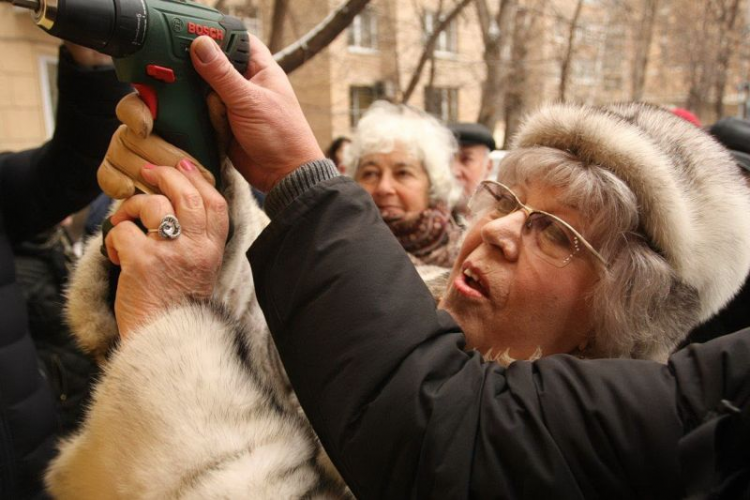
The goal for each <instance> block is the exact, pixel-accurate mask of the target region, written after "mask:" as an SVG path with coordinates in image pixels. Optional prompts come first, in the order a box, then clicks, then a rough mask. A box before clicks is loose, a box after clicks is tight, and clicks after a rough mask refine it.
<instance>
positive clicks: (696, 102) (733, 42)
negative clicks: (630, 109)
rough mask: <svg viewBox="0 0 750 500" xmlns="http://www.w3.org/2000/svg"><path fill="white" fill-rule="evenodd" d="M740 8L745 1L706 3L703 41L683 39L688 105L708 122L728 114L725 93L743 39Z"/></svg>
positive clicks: (702, 12) (702, 17) (712, 0)
mask: <svg viewBox="0 0 750 500" xmlns="http://www.w3.org/2000/svg"><path fill="white" fill-rule="evenodd" d="M740 5H741V0H709V1H707V2H705V4H704V6H703V9H702V11H701V12H699V13H698V16H697V17H699V19H700V23H701V25H700V30H701V31H700V32H701V37H700V40H693V39H690V38H685V37H689V36H690V35H689V34H688V35H683V39H682V40H683V41H684V42H685V43H686V45H687V47H688V54H687V57H688V61H689V68H690V75H689V81H690V88H689V90H688V96H687V100H686V104H685V105H686V107H687V108H688V109H691V110H693V111H695V112H697V113H698V114H699V115H700V116H702V117H703V118H704V119H706V118H707V117H708V118H709V119H718V118H721V117H722V115H723V114H724V93H725V89H726V86H727V82H728V81H729V72H730V69H731V66H732V60H733V57H734V56H735V53H736V49H737V46H738V42H739V37H740V36H741V33H740V27H739V25H740V24H741V23H740V18H741V12H740ZM681 7H683V8H687V7H686V6H684V5H681ZM693 29H695V28H693ZM694 38H695V37H694Z"/></svg>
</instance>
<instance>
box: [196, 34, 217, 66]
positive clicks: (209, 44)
mask: <svg viewBox="0 0 750 500" xmlns="http://www.w3.org/2000/svg"><path fill="white" fill-rule="evenodd" d="M196 40H197V41H196V42H194V43H195V54H196V55H197V56H198V59H200V60H201V62H202V63H210V62H211V61H213V60H214V58H216V55H217V52H216V43H215V42H214V41H213V40H211V39H210V38H209V37H207V36H201V37H198V38H196Z"/></svg>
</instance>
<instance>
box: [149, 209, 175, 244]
mask: <svg viewBox="0 0 750 500" xmlns="http://www.w3.org/2000/svg"><path fill="white" fill-rule="evenodd" d="M148 232H149V233H159V236H161V237H162V238H164V239H165V240H173V239H175V238H177V237H178V236H179V235H180V233H182V227H180V222H179V221H178V220H177V217H175V216H174V215H165V216H164V218H163V219H162V220H161V224H159V227H158V228H157V229H149V230H148Z"/></svg>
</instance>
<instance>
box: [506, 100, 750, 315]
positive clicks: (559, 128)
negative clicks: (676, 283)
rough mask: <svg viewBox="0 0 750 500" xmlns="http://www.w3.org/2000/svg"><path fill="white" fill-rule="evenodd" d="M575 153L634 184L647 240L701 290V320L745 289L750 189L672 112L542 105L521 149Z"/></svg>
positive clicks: (518, 140)
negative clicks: (740, 289) (547, 149)
mask: <svg viewBox="0 0 750 500" xmlns="http://www.w3.org/2000/svg"><path fill="white" fill-rule="evenodd" d="M534 146H546V147H552V148H556V149H561V150H565V151H569V152H571V153H572V154H574V155H575V156H577V157H578V158H579V159H580V160H581V161H583V162H584V163H585V164H594V165H599V166H601V167H603V168H606V169H608V170H610V171H611V172H613V173H614V174H615V175H617V176H618V177H619V178H620V179H622V180H623V181H625V183H627V184H628V186H629V187H630V189H631V190H632V191H633V193H634V194H635V196H636V198H637V199H638V203H639V207H640V212H641V217H642V225H643V229H644V232H645V234H646V235H647V237H648V238H649V239H650V244H651V245H652V247H653V248H655V249H657V251H659V252H660V253H661V254H662V255H663V256H664V258H665V259H666V261H667V262H668V263H669V264H670V265H671V266H672V268H673V269H674V270H675V273H676V275H677V277H678V279H679V280H680V281H681V282H682V283H684V284H686V285H688V286H690V287H692V288H693V289H695V290H696V292H697V295H698V300H699V305H698V307H699V310H698V316H699V319H700V320H701V321H703V320H705V319H708V318H709V317H710V316H712V315H713V314H714V313H716V312H717V311H718V310H720V309H721V308H722V307H723V306H724V305H725V304H726V303H727V302H728V301H729V300H730V299H731V298H732V297H733V296H734V295H735V294H736V293H737V291H738V290H739V288H740V286H741V285H742V283H743V282H744V281H745V277H746V275H747V274H748V270H749V269H750V189H748V188H747V186H746V184H745V182H744V180H743V179H742V176H741V174H740V171H739V169H738V168H737V166H736V165H735V162H734V160H733V159H732V156H731V155H730V154H729V153H728V152H727V150H726V149H724V147H722V146H721V145H720V144H719V143H717V142H716V141H715V140H714V139H713V138H712V137H710V136H709V135H708V134H706V133H704V132H703V131H701V130H700V129H699V128H697V127H695V126H693V125H692V124H690V123H688V122H687V121H685V120H682V119H681V118H678V117H677V116H675V115H674V114H672V113H671V112H669V111H668V110H665V109H662V108H659V107H656V106H652V105H648V104H640V103H630V104H616V105H610V106H605V107H590V106H580V105H572V104H556V105H550V106H545V107H544V108H542V109H540V110H539V111H537V112H536V113H533V114H531V115H530V116H529V117H527V119H526V120H525V122H524V124H523V125H522V126H521V128H520V130H519V132H518V135H517V136H516V137H515V139H514V147H534Z"/></svg>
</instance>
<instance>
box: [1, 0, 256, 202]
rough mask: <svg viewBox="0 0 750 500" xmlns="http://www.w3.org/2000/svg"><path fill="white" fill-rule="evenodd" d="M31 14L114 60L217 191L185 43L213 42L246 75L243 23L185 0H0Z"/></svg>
mask: <svg viewBox="0 0 750 500" xmlns="http://www.w3.org/2000/svg"><path fill="white" fill-rule="evenodd" d="M0 1H5V2H10V3H12V4H13V5H16V6H18V7H24V8H27V9H31V10H33V17H34V21H35V22H36V24H37V25H38V26H39V27H41V28H42V29H43V30H45V31H47V32H48V33H50V34H51V35H54V36H56V37H59V38H62V39H63V40H68V41H70V42H73V43H77V44H79V45H83V46H85V47H89V48H92V49H94V50H97V51H99V52H102V53H104V54H108V55H110V56H112V58H113V59H114V64H115V71H116V73H117V77H118V79H119V80H120V81H122V82H127V83H130V84H132V85H133V87H135V88H136V90H137V91H138V94H139V95H140V97H141V99H142V100H143V101H144V102H145V103H146V105H147V106H148V108H149V110H150V111H151V115H152V116H153V118H154V131H155V132H156V133H157V134H159V135H160V136H161V137H162V138H163V139H165V140H166V141H167V142H170V143H172V144H174V145H175V146H177V147H179V148H181V149H183V150H184V151H187V152H188V153H190V154H191V155H193V156H194V157H195V158H196V159H197V160H198V161H200V162H201V163H202V164H203V166H205V167H206V168H207V169H208V170H210V171H211V173H212V174H213V176H214V179H215V180H216V185H217V188H220V182H221V175H220V165H219V152H218V149H217V144H216V138H215V133H214V130H213V127H212V126H211V121H210V119H209V115H208V107H207V105H206V95H207V93H208V91H209V88H208V84H206V82H205V81H204V80H203V79H202V78H201V77H200V76H199V75H198V73H197V72H196V71H195V69H194V68H193V65H192V63H191V61H190V53H189V51H190V43H191V42H192V40H193V39H194V38H196V37H198V36H200V35H207V36H210V37H211V38H213V39H214V40H215V41H216V42H217V43H218V44H219V46H220V47H221V48H222V50H224V52H225V53H226V54H227V56H228V57H229V60H230V61H232V63H233V64H234V67H235V68H236V69H237V70H238V71H239V72H240V73H241V74H245V70H246V69H247V65H248V61H249V58H250V39H249V37H248V35H247V31H246V30H245V27H244V25H243V24H242V21H240V20H239V19H237V18H236V17H232V16H225V15H223V14H221V13H220V12H218V11H217V10H215V9H212V8H210V7H206V6H204V5H200V4H198V3H195V2H191V1H188V0H0Z"/></svg>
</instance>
